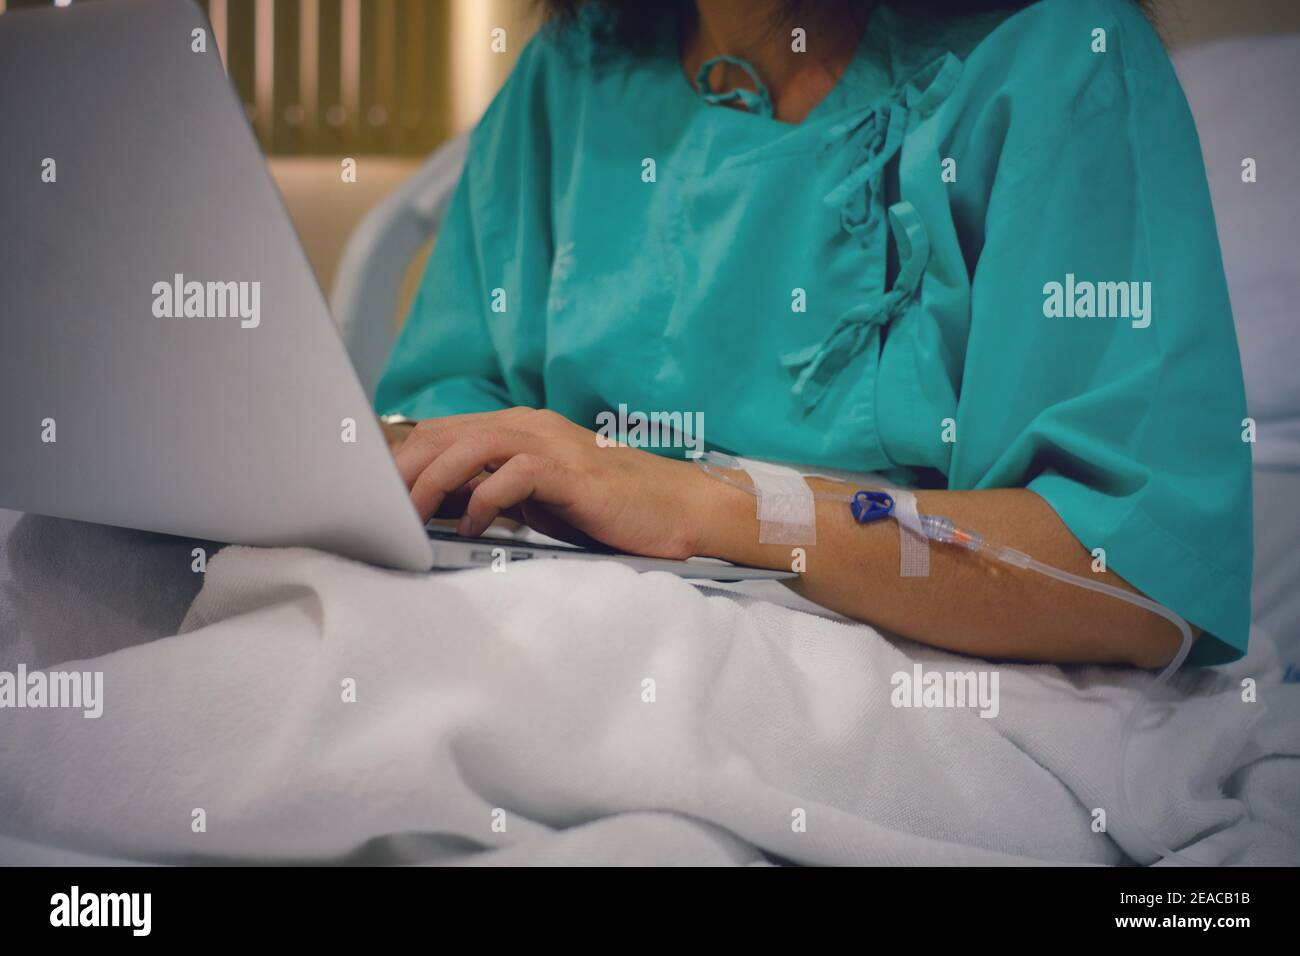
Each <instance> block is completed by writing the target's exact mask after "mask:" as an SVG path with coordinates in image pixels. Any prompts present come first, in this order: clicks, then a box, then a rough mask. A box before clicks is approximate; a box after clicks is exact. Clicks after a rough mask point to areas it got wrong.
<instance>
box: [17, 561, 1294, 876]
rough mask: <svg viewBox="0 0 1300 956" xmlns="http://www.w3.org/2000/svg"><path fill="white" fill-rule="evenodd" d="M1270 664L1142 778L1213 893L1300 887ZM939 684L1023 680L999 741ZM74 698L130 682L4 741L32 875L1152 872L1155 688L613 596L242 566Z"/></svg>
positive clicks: (341, 566)
mask: <svg viewBox="0 0 1300 956" xmlns="http://www.w3.org/2000/svg"><path fill="white" fill-rule="evenodd" d="M768 587H769V588H773V589H778V590H779V589H780V588H779V585H768ZM1254 645H1255V646H1254V647H1253V649H1252V654H1251V656H1250V657H1249V658H1248V659H1247V660H1246V661H1245V662H1242V663H1240V664H1238V665H1235V666H1234V667H1232V668H1229V669H1226V670H1218V671H1189V672H1186V673H1185V674H1183V675H1181V676H1180V677H1179V678H1178V681H1177V683H1178V685H1179V690H1180V699H1179V701H1178V703H1177V705H1176V706H1156V707H1153V708H1152V709H1151V711H1150V712H1149V719H1147V720H1145V721H1143V723H1142V727H1141V729H1140V731H1139V732H1138V733H1137V734H1136V735H1135V738H1134V741H1133V745H1132V749H1131V753H1130V756H1129V765H1130V769H1131V780H1132V783H1131V785H1130V791H1131V795H1132V800H1133V803H1134V807H1135V809H1136V811H1137V813H1138V816H1139V817H1140V818H1141V821H1142V825H1143V826H1144V828H1145V829H1147V830H1148V831H1149V832H1150V833H1152V834H1153V835H1154V836H1156V837H1157V838H1158V839H1160V840H1162V841H1163V842H1165V843H1166V844H1167V845H1172V846H1175V847H1178V848H1182V849H1183V851H1184V852H1185V853H1186V855H1187V856H1189V857H1191V858H1193V859H1196V860H1198V861H1202V862H1205V863H1211V864H1217V863H1290V864H1295V863H1300V827H1298V826H1297V819H1296V816H1297V814H1296V810H1297V807H1300V734H1297V728H1298V727H1300V685H1295V684H1283V683H1281V682H1280V679H1279V673H1278V668H1277V664H1276V654H1275V653H1274V652H1273V650H1272V647H1271V642H1270V641H1269V640H1268V639H1267V637H1266V636H1264V635H1259V634H1257V635H1256V637H1255V639H1254ZM915 663H920V664H921V665H922V667H923V668H925V669H938V670H949V669H952V670H958V671H970V670H995V671H996V673H997V674H998V677H999V692H1000V693H999V710H998V714H997V716H996V717H993V718H983V717H980V716H979V714H978V712H977V711H976V710H974V709H958V708H949V709H942V708H939V709H925V708H901V707H895V706H892V705H891V691H892V690H893V687H892V686H891V678H892V677H893V675H895V674H896V673H898V672H908V673H911V671H912V668H913V665H914V664H915ZM58 669H62V670H72V669H77V670H99V671H102V672H103V674H104V697H105V702H104V714H103V716H102V717H101V718H99V719H97V720H95V719H85V718H83V717H82V716H81V713H80V712H79V711H71V710H6V711H0V722H3V723H2V726H3V733H2V734H0V861H3V862H9V863H16V862H23V863H26V862H37V863H41V862H67V861H80V862H99V861H104V862H109V861H113V862H117V861H152V862H214V861H245V862H290V861H294V862H311V861H321V862H324V861H335V862H444V863H445V862H486V863H705V864H716V863H755V862H767V861H794V862H801V863H824V864H837V863H867V864H896V863H903V864H928V863H943V864H962V863H977V864H989V863H995V864H996V863H1016V862H1028V861H1049V862H1071V863H1075V862H1093V863H1120V862H1125V861H1126V860H1127V859H1128V858H1129V857H1130V856H1131V857H1133V858H1136V859H1138V860H1140V861H1142V862H1149V861H1150V860H1151V857H1150V855H1149V854H1147V853H1146V851H1145V850H1144V849H1143V848H1142V847H1143V844H1142V842H1141V840H1140V838H1139V837H1138V836H1137V835H1136V834H1135V831H1134V830H1133V821H1132V820H1127V819H1125V818H1124V817H1123V815H1122V814H1121V813H1120V811H1119V808H1118V805H1117V801H1116V796H1115V785H1116V773H1115V757H1116V741H1117V737H1118V730H1119V727H1120V724H1121V721H1122V719H1123V717H1124V716H1125V714H1126V713H1127V711H1128V708H1129V707H1131V706H1132V704H1133V701H1134V700H1135V699H1136V697H1137V695H1138V694H1139V693H1140V691H1141V689H1142V688H1143V687H1144V686H1145V685H1146V683H1147V682H1148V681H1149V680H1150V677H1149V676H1148V675H1145V674H1138V673H1133V672H1129V671H1125V670H1122V669H1115V668H1100V667H1087V668H1071V669H1068V670H1062V669H1060V668H1057V667H1049V666H1002V665H986V664H984V663H983V662H978V661H970V660H966V659H962V658H957V657H953V656H950V655H945V654H942V653H940V652H937V651H933V650H930V649H927V648H923V647H921V646H919V645H915V644H911V643H908V642H902V641H889V640H886V639H884V638H883V637H881V636H880V635H879V634H878V633H877V632H875V631H873V630H872V629H870V628H867V627H865V626H860V625H854V626H849V625H846V624H843V623H839V622H836V621H833V620H829V619H827V618H825V617H821V616H816V615H813V614H808V613H804V612H801V611H797V610H792V609H790V608H787V607H780V606H778V605H776V604H773V603H769V602H767V601H763V600H758V599H756V598H754V597H752V596H749V595H742V594H736V593H728V592H725V591H723V590H720V589H708V590H703V591H702V590H698V589H697V588H695V587H693V586H692V585H690V584H687V583H685V582H682V581H680V580H678V579H677V578H674V577H671V576H669V575H666V574H658V573H655V574H645V575H637V574H635V573H633V572H632V571H630V570H628V569H626V568H623V567H621V566H618V565H615V564H608V563H600V564H591V563H585V562H530V563H526V564H519V565H512V566H510V567H509V568H508V569H507V570H506V571H505V572H503V573H495V572H492V571H490V570H481V571H466V572H458V573H454V574H434V575H412V574H403V573H397V572H384V571H379V570H375V569H373V568H369V567H366V566H363V565H360V564H356V563H352V562H349V561H345V560H342V559H339V558H335V557H331V556H328V555H325V554H321V553H318V552H312V551H306V550H256V549H247V548H229V549H226V550H225V551H222V552H221V553H220V554H218V555H217V556H216V557H215V558H213V559H212V561H211V563H210V564H209V567H208V572H207V576H206V581H205V584H204V587H203V590H202V592H201V593H200V594H199V596H198V598H197V599H196V600H195V603H194V605H193V606H192V607H191V609H190V612H189V615H188V617H187V618H186V622H185V624H184V626H183V627H182V633H181V634H180V635H179V636H176V637H171V638H166V639H163V640H158V641H153V642H151V643H147V644H143V645H140V646H135V647H128V648H125V649H121V650H116V651H114V652H112V653H109V654H106V655H105V656H102V657H98V658H95V659H94V660H92V661H83V662H80V663H68V664H63V665H59V666H58ZM1245 677H1251V678H1254V679H1255V680H1256V682H1257V685H1258V701H1257V702H1254V703H1248V702H1244V701H1243V700H1242V688H1241V686H1240V681H1241V679H1243V678H1245ZM647 681H653V684H652V685H651V684H647V683H646V682H647ZM353 687H354V688H355V701H354V702H352V701H348V700H345V697H348V696H349V694H348V690H349V688H353ZM1097 810H1102V811H1105V824H1106V832H1096V824H1097V821H1098V820H1099V819H1100V817H1099V816H1098V814H1097V813H1096V811H1097ZM200 811H201V813H200ZM200 822H201V823H202V826H201V827H200V825H199V823H200ZM196 831H199V832H196Z"/></svg>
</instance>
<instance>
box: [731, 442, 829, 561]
mask: <svg viewBox="0 0 1300 956" xmlns="http://www.w3.org/2000/svg"><path fill="white" fill-rule="evenodd" d="M737 460H738V461H739V462H740V467H741V468H743V469H744V470H745V473H746V474H747V475H749V480H750V481H752V482H753V483H754V494H755V495H756V496H757V497H758V543H759V544H816V543H817V502H816V501H815V500H814V498H813V491H812V489H811V488H809V487H808V482H806V481H804V480H803V475H801V474H799V472H797V471H795V470H794V469H793V468H787V467H785V466H784V465H773V464H770V463H769V462H765V461H751V460H750V459H748V458H738V459H737Z"/></svg>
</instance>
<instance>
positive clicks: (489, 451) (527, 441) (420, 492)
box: [411, 426, 543, 520]
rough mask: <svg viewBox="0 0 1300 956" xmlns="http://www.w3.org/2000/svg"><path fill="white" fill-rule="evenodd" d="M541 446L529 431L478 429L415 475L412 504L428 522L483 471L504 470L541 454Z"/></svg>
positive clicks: (435, 456) (412, 485)
mask: <svg viewBox="0 0 1300 956" xmlns="http://www.w3.org/2000/svg"><path fill="white" fill-rule="evenodd" d="M480 428H481V426H480ZM541 444H542V441H541V439H539V438H538V437H537V436H535V435H530V434H528V433H527V432H517V431H506V430H491V431H483V430H478V431H473V432H471V433H469V434H466V435H465V436H464V437H463V438H461V439H460V440H459V441H456V442H454V443H453V444H451V445H450V446H448V447H446V448H445V449H444V450H442V451H441V452H438V453H436V454H435V455H434V456H433V457H432V459H431V460H430V461H429V462H428V463H427V464H426V465H425V467H424V468H423V470H421V471H420V472H419V474H418V475H416V477H415V479H414V480H413V481H412V483H411V502H412V503H413V504H414V505H415V510H416V511H417V512H419V515H420V518H421V519H422V520H428V517H429V516H430V515H432V514H434V513H435V512H436V511H437V510H438V509H439V507H440V506H441V505H442V502H443V499H444V498H445V497H446V496H447V494H448V493H450V492H452V491H455V490H456V489H457V488H459V487H461V486H462V485H464V484H465V483H466V482H468V481H470V479H472V478H474V477H475V476H476V475H478V474H480V473H481V472H484V471H495V470H497V469H499V468H501V467H502V466H504V465H505V464H507V462H509V461H510V459H512V458H514V457H516V456H518V455H521V454H539V453H541V452H542V450H543V449H542V448H541V447H540V446H541ZM511 503H512V504H513V503H514V502H511Z"/></svg>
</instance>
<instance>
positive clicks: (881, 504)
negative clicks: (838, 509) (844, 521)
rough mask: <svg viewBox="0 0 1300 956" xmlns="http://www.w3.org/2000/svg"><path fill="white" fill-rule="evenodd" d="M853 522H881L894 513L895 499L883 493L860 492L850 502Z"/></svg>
mask: <svg viewBox="0 0 1300 956" xmlns="http://www.w3.org/2000/svg"><path fill="white" fill-rule="evenodd" d="M849 510H850V511H852V512H853V520H854V521H856V522H857V523H858V524H867V523H868V522H871V521H879V520H880V519H881V518H887V517H889V516H890V515H891V514H893V513H894V499H893V498H892V497H891V496H889V495H887V494H885V492H883V491H859V492H858V493H857V494H856V495H854V496H853V500H852V501H851V502H849Z"/></svg>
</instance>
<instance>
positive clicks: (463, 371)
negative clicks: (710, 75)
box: [376, 0, 1252, 664]
mask: <svg viewBox="0 0 1300 956" xmlns="http://www.w3.org/2000/svg"><path fill="white" fill-rule="evenodd" d="M599 27H600V21H599V18H598V16H595V15H589V16H587V17H585V18H584V19H583V20H582V21H580V22H579V23H578V24H577V25H575V26H573V27H571V28H568V29H565V30H562V31H546V32H544V33H543V34H542V35H540V36H539V37H537V38H535V39H534V40H533V41H532V42H531V43H530V44H529V45H528V47H527V48H526V49H525V50H524V51H522V53H521V55H520V60H519V63H518V65H517V66H516V68H515V69H514V72H513V73H512V75H511V77H510V79H509V80H508V82H507V83H506V85H505V87H504V89H503V90H502V91H501V93H500V94H499V95H498V96H497V97H496V99H495V100H494V102H493V103H492V105H491V106H490V108H489V109H488V111H487V113H486V114H485V115H484V117H483V119H482V121H481V122H480V124H479V125H478V127H477V129H476V130H475V131H474V133H473V137H472V140H471V145H470V150H469V158H468V161H467V163H466V166H465V171H464V174H463V176H462V179H461V182H460V184H459V187H458V189H457V190H456V192H455V195H454V196H453V198H452V201H451V204H450V207H449V209H448V212H447V216H446V220H445V222H444V224H443V226H442V229H441V232H440V234H439V236H438V239H437V242H436V245H435V248H434V250H433V253H432V255H431V257H430V261H429V264H428V267H427V271H426V274H425V276H424V279H423V282H422V284H421V287H420V289H419V292H418V294H417V297H416V301H415V303H414V306H413V309H412V311H411V313H410V316H409V318H408V320H407V322H406V324H405V326H404V328H403V331H402V333H401V335H400V337H399V340H398V342H397V345H396V347H395V349H394V352H393V355H392V357H391V359H390V362H389V365H388V368H387V370H386V371H385V374H384V376H383V379H382V380H381V382H380V384H379V387H378V391H377V395H376V406H377V407H378V409H379V410H380V411H382V412H400V413H404V414H407V415H410V416H413V417H420V418H425V417H432V416H440V415H449V414H457V413H461V412H469V411H483V410H492V409H499V408H506V407H509V406H513V405H530V406H534V407H547V408H551V409H554V410H556V411H559V412H561V413H563V414H564V415H565V416H567V417H568V418H570V419H572V420H573V421H575V422H578V423H579V424H582V425H585V426H587V427H588V428H593V429H594V428H595V427H596V423H597V415H598V414H600V413H602V412H606V411H609V410H615V409H617V408H618V407H619V406H620V405H626V406H627V408H628V409H630V410H632V411H640V412H643V413H650V412H656V411H661V412H683V413H687V412H691V413H694V412H702V413H703V422H704V426H705V429H704V437H705V440H706V443H707V445H708V446H709V447H710V448H718V449H722V450H726V451H731V452H735V453H739V454H742V455H748V456H751V457H758V458H767V459H773V460H781V461H788V462H796V463H799V464H803V465H817V466H822V467H828V468H837V469H846V470H851V471H874V472H879V473H882V474H884V475H886V476H888V477H890V478H891V479H893V480H895V481H898V482H907V483H911V484H913V485H917V486H920V487H927V488H951V489H982V488H1001V487H1028V488H1030V489H1032V490H1033V491H1035V492H1036V493H1038V494H1039V495H1040V496H1042V497H1043V498H1044V499H1045V500H1046V501H1047V502H1048V503H1049V504H1050V505H1051V506H1052V508H1053V509H1054V510H1055V511H1056V513H1057V514H1058V515H1059V516H1060V518H1061V520H1062V521H1063V522H1064V523H1065V524H1066V525H1067V526H1068V527H1069V529H1070V531H1071V532H1072V533H1073V534H1074V535H1075V537H1077V538H1078V540H1079V541H1080V542H1081V543H1082V545H1083V546H1084V547H1085V548H1087V549H1089V550H1094V549H1104V560H1105V563H1106V567H1107V568H1108V569H1110V570H1112V571H1114V572H1116V573H1118V574H1119V575H1121V576H1122V577H1123V578H1124V579H1126V580H1127V581H1129V582H1130V583H1131V584H1133V585H1134V586H1135V587H1137V588H1139V589H1140V590H1142V591H1143V592H1144V593H1146V594H1147V595H1149V596H1150V597H1151V598H1153V599H1154V600H1157V601H1159V602H1161V603H1162V604H1165V605H1166V606H1168V607H1170V608H1172V609H1173V610H1175V611H1177V612H1178V613H1179V614H1181V615H1183V616H1184V617H1186V618H1187V619H1188V620H1190V621H1191V622H1193V623H1194V624H1196V625H1197V626H1199V627H1201V628H1202V629H1204V630H1205V632H1206V636H1205V637H1203V638H1202V639H1201V640H1199V641H1198V642H1197V645H1196V647H1195V649H1194V650H1193V656H1192V660H1193V661H1194V662H1199V663H1203V664H1207V663H1216V662H1221V661H1226V660H1231V659H1233V658H1236V657H1239V656H1240V655H1241V654H1242V653H1243V652H1244V650H1245V647H1246V639H1247V632H1248V630H1249V592H1250V575H1251V548H1252V544H1251V484H1250V451H1249V445H1248V444H1247V443H1245V442H1244V441H1243V437H1242V429H1243V425H1244V423H1243V419H1245V418H1246V415H1247V412H1246V406H1245V393H1244V388H1243V383H1242V376H1241V366H1240V361H1239V358H1238V353H1237V344H1236V338H1235V333H1234V330H1233V325H1232V316H1231V310H1230V307H1229V303H1228V294H1227V288H1226V283H1225V280H1224V275H1223V267H1222V263H1221V261H1220V255H1219V247H1218V240H1217V237H1216V234H1215V226H1214V217H1213V213H1212V211H1211V208H1210V200H1209V193H1208V189H1207V185H1206V179H1205V172H1204V169H1203V166H1202V161H1201V153H1200V148H1199V144H1198V141H1197V137H1196V132H1195V128H1194V126H1193V123H1192V118H1191V115H1190V113H1189V111H1188V108H1187V104H1186V102H1185V100H1184V98H1183V95H1182V92H1181V89H1180V87H1179V85H1178V82H1177V80H1176V79H1175V76H1174V73H1173V70H1172V68H1171V66H1170V63H1169V60H1168V57H1167V56H1166V54H1165V52H1164V50H1163V48H1162V47H1161V44H1160V41H1159V39H1158V37H1157V36H1156V34H1155V32H1154V31H1153V30H1152V28H1151V26H1150V25H1149V24H1148V23H1147V21H1146V20H1145V19H1144V17H1143V16H1142V14H1141V13H1140V11H1139V10H1138V9H1137V8H1136V6H1134V5H1133V4H1132V3H1131V2H1130V0H1041V2H1039V3H1036V4H1033V5H1031V6H1029V7H1027V8H1024V9H1022V10H1020V11H1019V12H1015V13H1011V14H1005V13H1004V14H998V15H984V16H980V17H964V18H953V19H948V20H943V21H935V20H933V19H925V20H922V19H912V18H910V17H909V16H908V15H906V14H903V13H900V12H897V11H895V10H893V9H891V8H889V7H878V8H877V9H876V11H875V13H874V14H873V15H872V17H871V20H870V22H869V24H868V26H867V28H866V32H865V34H864V36H863V39H862V41H861V43H860V45H859V47H858V49H857V51H856V53H855V55H854V57H853V59H852V62H851V63H850V65H849V66H848V67H847V69H846V71H845V72H844V74H843V75H842V77H841V78H840V79H839V81H838V82H837V84H836V85H835V86H834V88H833V89H832V90H831V92H830V93H829V94H828V95H827V96H826V98H825V99H824V100H823V101H822V102H820V103H819V104H818V105H817V106H816V107H815V108H814V109H813V110H812V112H811V113H810V114H809V115H808V116H807V117H806V119H805V120H804V121H803V122H802V123H800V124H798V125H791V124H787V123H783V122H780V121H778V120H776V119H774V118H773V117H772V116H771V115H770V109H768V108H767V104H766V103H764V102H762V98H761V96H753V97H749V99H750V100H751V101H752V102H751V107H752V109H750V110H748V111H745V110H738V109H733V108H729V107H727V106H724V105H721V104H720V103H719V102H718V101H720V100H725V99H726V96H725V95H719V94H717V93H716V92H714V91H711V90H709V89H708V88H707V86H706V88H705V89H704V90H703V91H702V93H703V95H702V93H701V92H697V91H696V89H694V88H693V87H692V86H691V85H690V84H689V83H688V82H687V80H686V78H685V76H684V75H683V73H682V71H681V65H680V62H679V60H678V58H677V56H676V53H675V50H674V48H673V46H672V44H671V43H669V42H667V41H665V42H664V43H663V44H660V45H659V46H658V47H655V48H654V49H651V50H649V51H644V52H632V51H627V50H624V49H621V48H619V47H617V46H616V45H614V44H612V43H610V42H608V41H607V40H605V39H603V38H602V37H601V36H600V35H599ZM810 42H813V43H815V37H812V38H810Z"/></svg>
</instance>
